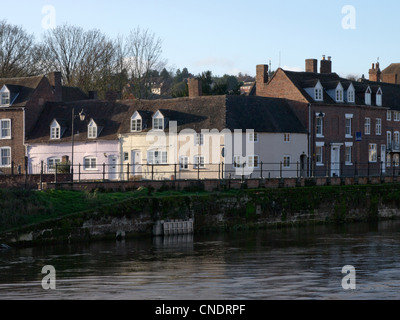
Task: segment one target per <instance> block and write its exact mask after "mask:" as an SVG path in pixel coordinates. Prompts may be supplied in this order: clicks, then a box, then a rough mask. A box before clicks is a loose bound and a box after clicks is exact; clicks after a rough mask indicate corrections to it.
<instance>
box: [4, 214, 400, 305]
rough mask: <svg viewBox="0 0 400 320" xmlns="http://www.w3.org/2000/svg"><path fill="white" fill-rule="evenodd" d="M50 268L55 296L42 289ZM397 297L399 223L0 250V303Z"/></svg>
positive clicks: (399, 287) (399, 288) (399, 281)
mask: <svg viewBox="0 0 400 320" xmlns="http://www.w3.org/2000/svg"><path fill="white" fill-rule="evenodd" d="M47 265H51V266H53V267H54V268H55V271H56V275H55V284H56V289H55V290H44V289H43V287H42V279H43V277H44V276H46V274H42V273H41V272H42V268H43V267H44V266H47ZM347 265H351V266H354V268H355V278H354V281H355V282H354V284H355V285H356V288H355V289H349V290H345V289H344V288H343V286H342V279H343V278H344V277H346V274H344V273H342V268H343V267H344V266H347ZM48 283H50V282H48ZM347 283H350V282H347ZM399 298H400V222H399V221H397V222H396V221H395V222H382V223H379V224H373V225H369V224H354V225H347V226H341V227H332V226H330V227H327V226H318V227H302V228H296V229H285V230H260V231H252V232H245V231H243V232H235V233H231V234H224V235H195V236H180V237H169V238H164V239H163V238H156V239H141V240H126V241H122V242H114V241H111V242H96V243H91V244H79V245H78V244H73V245H63V246H43V247H36V248H24V249H11V250H8V251H0V300H21V299H29V300H31V299H40V300H47V299H53V300H54V299H56V300H61V299H63V300H160V299H161V300H228V299H229V300H248V299H251V300H272V299H274V300H275V299H277V300H283V299H284V300H287V299H290V300H293V299H299V300H304V299H313V300H331V299H335V300H355V299H356V300H367V299H368V300H370V299H382V300H384V299H399Z"/></svg>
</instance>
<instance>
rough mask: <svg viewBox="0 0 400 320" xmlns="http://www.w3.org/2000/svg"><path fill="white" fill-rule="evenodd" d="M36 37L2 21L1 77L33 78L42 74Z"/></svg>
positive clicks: (0, 32) (0, 40)
mask: <svg viewBox="0 0 400 320" xmlns="http://www.w3.org/2000/svg"><path fill="white" fill-rule="evenodd" d="M37 53H38V51H37V50H36V46H35V43H34V36H33V35H30V34H28V33H27V32H26V31H25V30H24V29H22V27H20V26H13V25H10V24H8V23H7V22H6V21H5V20H1V21H0V77H1V78H12V77H23V76H32V75H37V74H38V73H40V70H39V68H38V63H37V62H38V59H39V57H38V55H37Z"/></svg>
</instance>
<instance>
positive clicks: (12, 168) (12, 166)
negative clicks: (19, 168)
mask: <svg viewBox="0 0 400 320" xmlns="http://www.w3.org/2000/svg"><path fill="white" fill-rule="evenodd" d="M11 175H12V176H13V175H14V160H13V161H11Z"/></svg>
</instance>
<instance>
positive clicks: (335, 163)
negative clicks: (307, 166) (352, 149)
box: [331, 146, 340, 177]
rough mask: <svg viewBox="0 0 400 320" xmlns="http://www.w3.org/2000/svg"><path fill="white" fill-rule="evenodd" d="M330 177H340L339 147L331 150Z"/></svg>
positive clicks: (333, 147)
mask: <svg viewBox="0 0 400 320" xmlns="http://www.w3.org/2000/svg"><path fill="white" fill-rule="evenodd" d="M331 176H332V177H339V176H340V147H339V146H332V149H331Z"/></svg>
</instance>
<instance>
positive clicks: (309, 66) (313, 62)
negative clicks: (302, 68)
mask: <svg viewBox="0 0 400 320" xmlns="http://www.w3.org/2000/svg"><path fill="white" fill-rule="evenodd" d="M306 72H313V73H317V72H318V60H317V59H307V60H306Z"/></svg>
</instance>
